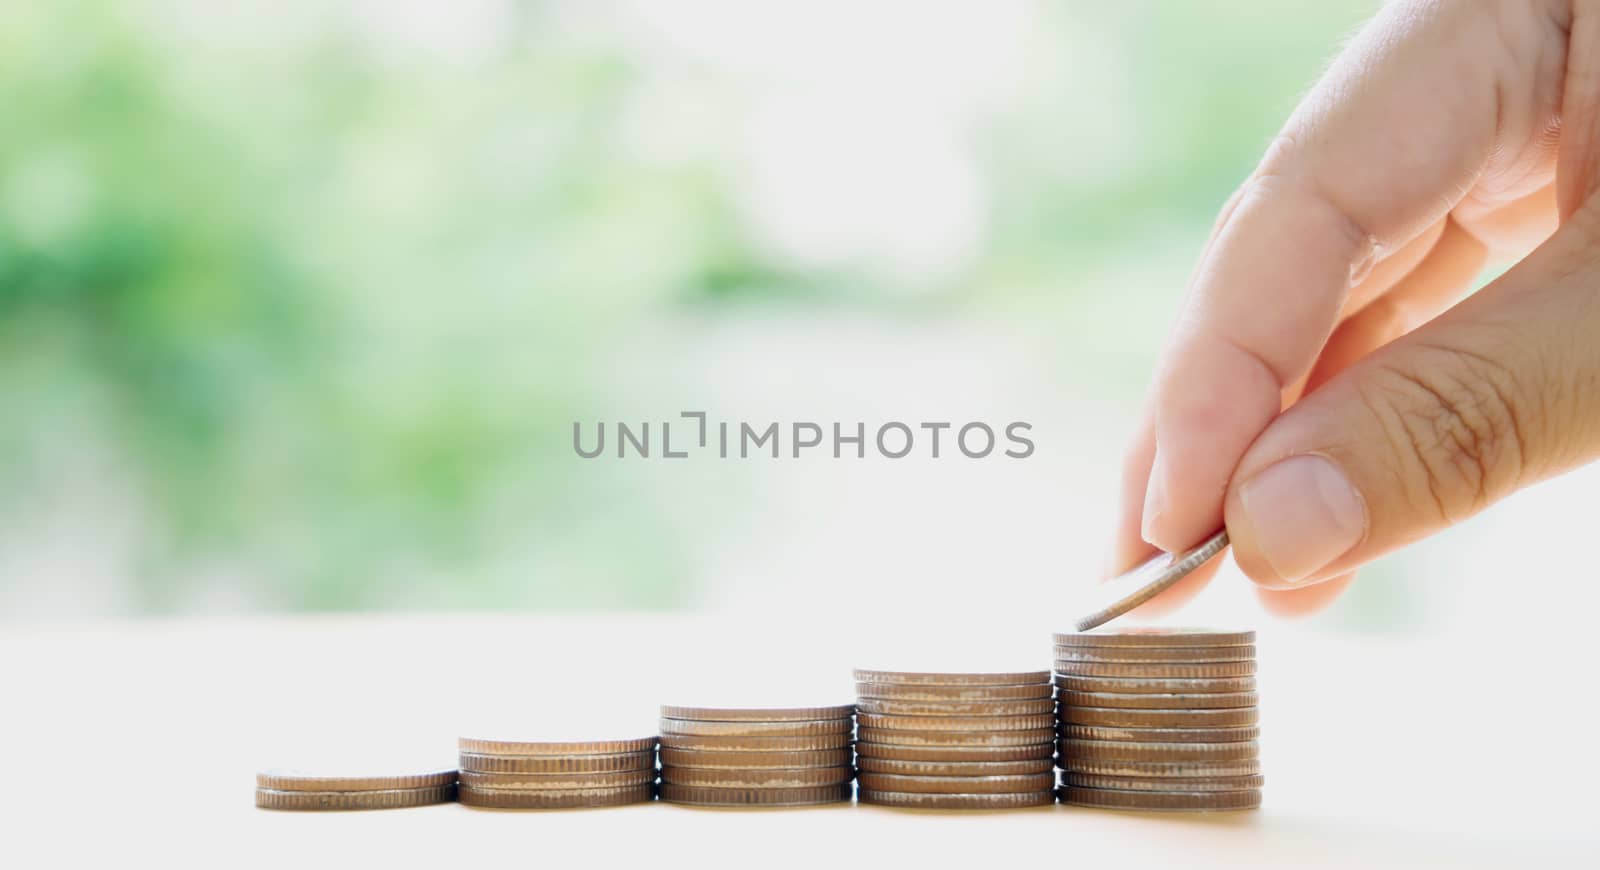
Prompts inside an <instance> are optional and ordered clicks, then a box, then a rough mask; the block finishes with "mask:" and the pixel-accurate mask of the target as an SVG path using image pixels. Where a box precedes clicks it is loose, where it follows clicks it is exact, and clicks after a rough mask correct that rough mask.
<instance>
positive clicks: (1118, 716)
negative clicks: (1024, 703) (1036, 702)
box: [1061, 704, 1261, 728]
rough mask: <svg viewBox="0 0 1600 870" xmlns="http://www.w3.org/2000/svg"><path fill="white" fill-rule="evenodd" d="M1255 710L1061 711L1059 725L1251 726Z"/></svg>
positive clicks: (1257, 714)
mask: <svg viewBox="0 0 1600 870" xmlns="http://www.w3.org/2000/svg"><path fill="white" fill-rule="evenodd" d="M1260 715H1261V713H1260V711H1259V710H1257V709H1256V708H1255V707H1221V708H1214V709H1209V710H1132V709H1128V708H1125V707H1074V706H1072V705H1070V704H1067V705H1063V706H1062V708H1061V721H1062V722H1068V723H1071V724H1073V725H1114V726H1116V727H1119V728H1219V727H1237V726H1240V725H1254V724H1256V722H1258V721H1260Z"/></svg>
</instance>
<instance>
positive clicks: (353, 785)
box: [256, 770, 456, 810]
mask: <svg viewBox="0 0 1600 870" xmlns="http://www.w3.org/2000/svg"><path fill="white" fill-rule="evenodd" d="M455 799H456V772H455V771H454V770H436V771H427V772H424V773H415V774H400V775H390V776H319V775H316V774H312V773H302V772H300V771H294V770H268V771H266V772H263V773H258V774H256V806H258V807H261V808H262V809H268V810H392V809H399V808H401V807H420V806H423V805H426V804H442V803H449V802H450V801H453V800H455Z"/></svg>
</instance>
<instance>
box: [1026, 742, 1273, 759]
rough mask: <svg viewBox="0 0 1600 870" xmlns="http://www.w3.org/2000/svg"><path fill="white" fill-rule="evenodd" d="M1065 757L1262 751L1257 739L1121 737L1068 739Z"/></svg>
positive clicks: (1221, 755) (1062, 749) (1229, 755)
mask: <svg viewBox="0 0 1600 870" xmlns="http://www.w3.org/2000/svg"><path fill="white" fill-rule="evenodd" d="M1056 748H1057V752H1058V753H1059V754H1060V755H1061V757H1062V758H1063V759H1069V758H1094V759H1099V760H1114V761H1239V760H1241V759H1246V758H1255V757H1256V756H1257V755H1258V754H1259V751H1260V747H1259V746H1257V745H1256V741H1254V740H1244V741H1239V742H1237V743H1135V742H1125V741H1120V740H1069V739H1062V740H1061V741H1059V742H1058V743H1057V744H1056Z"/></svg>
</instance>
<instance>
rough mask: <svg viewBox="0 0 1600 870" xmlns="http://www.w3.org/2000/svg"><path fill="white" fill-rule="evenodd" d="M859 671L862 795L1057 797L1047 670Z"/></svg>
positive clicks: (948, 803)
mask: <svg viewBox="0 0 1600 870" xmlns="http://www.w3.org/2000/svg"><path fill="white" fill-rule="evenodd" d="M855 678H856V710H857V711H858V712H857V717H856V718H857V724H858V726H859V728H858V729H857V732H856V740H857V742H856V770H857V775H856V776H857V782H858V783H859V786H860V789H859V792H858V794H857V799H858V800H859V801H860V802H861V803H863V804H877V805H880V806H891V807H905V808H911V809H930V810H980V809H1016V808H1019V807H1033V806H1041V805H1048V804H1053V803H1055V793H1054V791H1052V789H1053V787H1054V786H1055V774H1054V773H1053V772H1052V769H1051V748H1052V747H1051V741H1052V740H1053V738H1054V737H1055V715H1054V707H1055V704H1054V702H1053V701H1052V700H1051V699H1050V674H1049V672H1047V671H1032V672H1027V673H1004V674H999V673H995V674H937V673H908V672H902V671H866V670H857V671H856V672H855Z"/></svg>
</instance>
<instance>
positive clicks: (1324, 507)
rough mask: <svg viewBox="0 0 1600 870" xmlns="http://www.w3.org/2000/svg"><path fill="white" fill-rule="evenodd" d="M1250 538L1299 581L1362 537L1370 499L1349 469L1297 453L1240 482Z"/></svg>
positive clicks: (1286, 576)
mask: <svg viewBox="0 0 1600 870" xmlns="http://www.w3.org/2000/svg"><path fill="white" fill-rule="evenodd" d="M1239 501H1240V503H1241V505H1242V507H1243V508H1244V517H1243V520H1244V524H1245V526H1246V527H1247V528H1246V529H1244V530H1243V531H1245V533H1246V536H1245V540H1246V542H1248V543H1253V544H1254V546H1255V547H1256V548H1257V549H1259V550H1260V551H1261V555H1262V556H1263V557H1265V558H1266V560H1267V563H1268V564H1269V565H1270V566H1271V567H1272V570H1273V571H1275V572H1277V574H1278V576H1279V577H1280V578H1282V579H1283V581H1284V582H1286V583H1298V582H1300V581H1301V580H1304V579H1306V578H1307V577H1309V576H1311V575H1312V574H1313V573H1315V572H1317V571H1318V570H1320V569H1322V568H1324V567H1326V566H1327V565H1328V564H1329V563H1330V562H1332V561H1333V560H1334V559H1337V558H1339V557H1340V556H1342V555H1344V554H1345V553H1346V552H1348V551H1349V550H1350V548H1351V547H1354V546H1355V545H1356V544H1357V543H1359V542H1360V541H1361V538H1362V536H1363V535H1364V534H1366V529H1367V509H1366V504H1365V503H1364V502H1363V501H1362V500H1361V494H1360V493H1358V492H1356V488H1355V487H1354V486H1351V485H1350V481H1349V479H1348V478H1346V477H1345V476H1344V472H1343V471H1341V470H1340V469H1339V467H1338V466H1337V465H1335V464H1333V462H1331V461H1329V460H1327V459H1324V458H1323V457H1321V456H1310V455H1307V456H1294V457H1290V458H1288V459H1285V460H1282V461H1281V462H1279V463H1277V464H1276V465H1272V466H1269V467H1268V468H1267V469H1266V470H1265V471H1262V472H1260V473H1258V474H1257V475H1256V476H1255V477H1252V478H1250V479H1249V480H1247V481H1245V483H1244V485H1243V486H1242V487H1240V488H1239Z"/></svg>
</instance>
